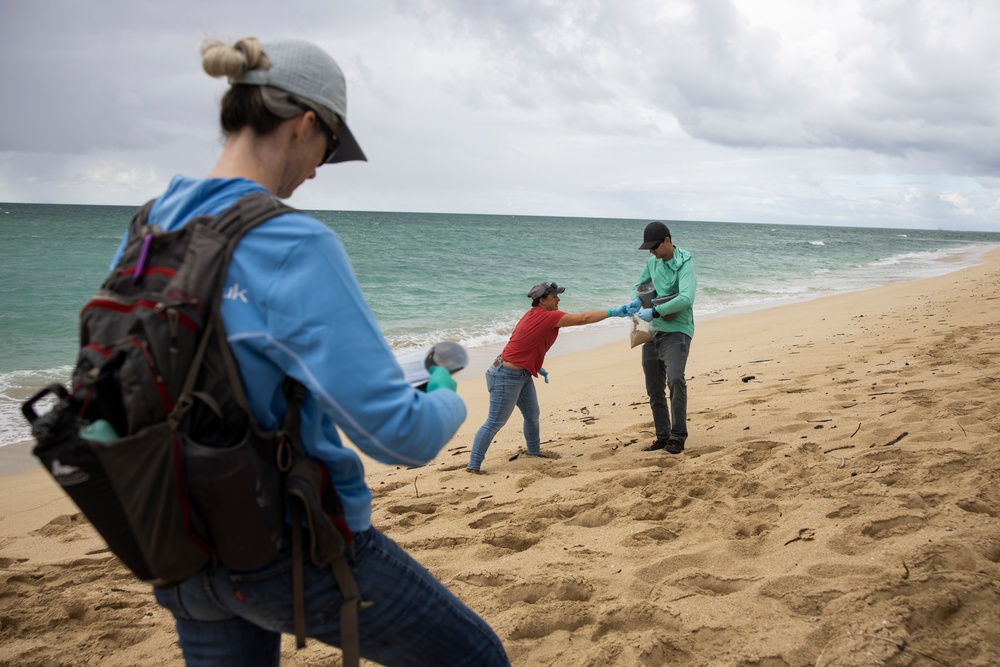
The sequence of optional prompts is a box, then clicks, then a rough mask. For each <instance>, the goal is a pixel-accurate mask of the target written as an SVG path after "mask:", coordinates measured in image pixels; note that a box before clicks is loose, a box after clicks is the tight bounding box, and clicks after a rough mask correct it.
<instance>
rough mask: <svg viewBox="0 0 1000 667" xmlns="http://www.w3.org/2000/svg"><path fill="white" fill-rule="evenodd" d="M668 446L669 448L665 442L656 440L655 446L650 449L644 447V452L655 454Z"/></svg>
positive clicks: (652, 445)
mask: <svg viewBox="0 0 1000 667" xmlns="http://www.w3.org/2000/svg"><path fill="white" fill-rule="evenodd" d="M666 446H667V443H665V442H663V441H662V440H654V441H653V444H651V445H650V446H649V447H643V448H642V451H644V452H655V451H657V450H660V449H663V448H665V447H666Z"/></svg>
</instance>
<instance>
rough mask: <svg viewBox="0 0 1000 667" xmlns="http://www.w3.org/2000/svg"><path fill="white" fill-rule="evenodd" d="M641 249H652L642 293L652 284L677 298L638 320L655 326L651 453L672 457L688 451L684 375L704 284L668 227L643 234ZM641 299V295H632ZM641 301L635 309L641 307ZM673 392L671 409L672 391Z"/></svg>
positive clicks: (649, 367)
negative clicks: (698, 294) (699, 289)
mask: <svg viewBox="0 0 1000 667" xmlns="http://www.w3.org/2000/svg"><path fill="white" fill-rule="evenodd" d="M639 249H640V250H648V251H649V252H650V254H651V255H652V257H650V258H649V259H648V260H646V266H645V267H643V269H642V275H640V276H639V280H638V282H637V283H636V288H638V287H639V285H642V284H643V283H648V282H652V283H653V287H654V288H655V290H656V294H657V295H659V296H660V297H661V298H662V297H668V296H671V297H672V298H670V299H669V300H668V301H665V302H664V303H660V304H658V305H655V306H653V307H652V308H644V309H643V310H640V311H639V313H638V315H639V317H640V318H642V319H643V320H645V321H647V322H652V327H651V328H652V333H653V340H651V341H650V342H648V343H646V344H645V345H643V346H642V370H643V372H644V373H645V375H646V393H647V394H648V395H649V407H650V409H651V410H652V412H653V424H654V425H655V427H656V440H654V441H653V444H652V445H650V446H649V447H647V448H646V450H647V451H655V450H659V449H662V450H665V451H667V452H669V453H671V454H680V453H681V452H683V451H684V442H685V441H686V440H687V436H688V431H687V382H686V381H685V379H684V372H685V368H686V366H687V358H688V352H689V351H690V350H691V338H692V337H693V336H694V311H693V310H692V306H693V305H694V293H695V290H696V288H697V286H698V281H697V279H696V278H695V275H694V265H693V263H692V262H691V253H689V252H688V251H687V250H684V249H683V248H678V247H677V246H675V245H674V244H673V239H672V238H671V237H670V229H668V228H667V226H666V225H665V224H663V223H662V222H651V223H649V224H648V225H646V229H645V231H644V232H643V238H642V245H640V246H639ZM632 296H633V298H635V297H636V296H637V292H636V290H635V289H633V290H632ZM639 303H640V301H639V299H638V298H635V300H634V301H633V302H632V306H634V307H638V306H639ZM668 388H669V390H670V407H669V409H668V408H667V398H666V390H667V389H668Z"/></svg>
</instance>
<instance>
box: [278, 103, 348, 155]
mask: <svg viewBox="0 0 1000 667" xmlns="http://www.w3.org/2000/svg"><path fill="white" fill-rule="evenodd" d="M288 101H289V102H291V103H292V104H294V105H295V106H297V107H298V108H300V109H302V111H312V112H313V114H315V116H316V122H317V123H318V124H319V129H320V131H321V132H323V134H324V135H326V153H325V154H324V155H323V161H322V162H320V164H326V163H327V162H329V161H330V158H332V157H333V154H334V153H336V152H337V149H338V148H340V139H339V138H338V137H337V135H336V134H334V133H333V130H332V129H330V126H329V125H327V124H326V121H324V120H323V117H322V116H320V115H319V112H318V111H316V110H315V109H313V108H312V107H311V106H309V105H308V104H306V103H305V102H302V101H301V100H298V99H296V98H294V97H292V96H291V95H289V96H288Z"/></svg>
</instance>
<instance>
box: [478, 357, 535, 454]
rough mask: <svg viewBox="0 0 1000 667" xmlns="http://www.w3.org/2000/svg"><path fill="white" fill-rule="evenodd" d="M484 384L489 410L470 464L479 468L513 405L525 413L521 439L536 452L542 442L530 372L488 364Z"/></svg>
mask: <svg viewBox="0 0 1000 667" xmlns="http://www.w3.org/2000/svg"><path fill="white" fill-rule="evenodd" d="M486 388H487V389H489V391H490V413H489V416H487V417H486V423H484V424H483V425H482V426H480V427H479V430H478V431H476V437H475V439H474V440H473V441H472V455H471V456H469V468H471V469H473V470H479V466H480V465H482V463H483V459H484V458H486V450H487V449H489V448H490V444H492V443H493V438H495V437H496V435H497V433H499V432H500V429H501V428H503V425H504V424H506V423H507V420H508V419H510V416H511V414H512V413H513V412H514V406H517V408H518V409H519V410H520V411H521V415H522V416H524V440H525V443H526V444H527V446H528V454H529V455H531V456H538V454H539V453H540V451H541V442H542V440H541V436H540V435H539V428H538V417H539V414H540V411H539V409H538V394H537V393H535V382H534V379H533V378H532V377H531V373H529V372H528V371H525V370H513V369H510V368H504V366H503V365H502V364H500V365H497V366H490V368H489V370H487V371H486Z"/></svg>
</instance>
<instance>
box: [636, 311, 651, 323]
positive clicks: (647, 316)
mask: <svg viewBox="0 0 1000 667" xmlns="http://www.w3.org/2000/svg"><path fill="white" fill-rule="evenodd" d="M636 314H637V315H638V316H639V319H640V320H643V321H645V322H652V321H653V309H652V308H643V309H642V310H640V311H639V312H638V313H636Z"/></svg>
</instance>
